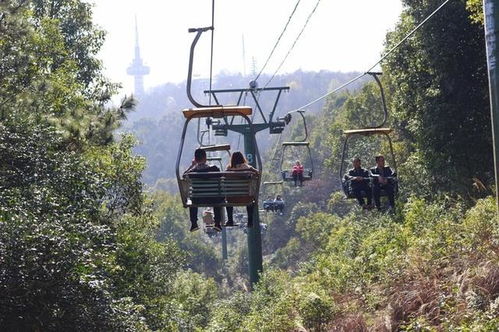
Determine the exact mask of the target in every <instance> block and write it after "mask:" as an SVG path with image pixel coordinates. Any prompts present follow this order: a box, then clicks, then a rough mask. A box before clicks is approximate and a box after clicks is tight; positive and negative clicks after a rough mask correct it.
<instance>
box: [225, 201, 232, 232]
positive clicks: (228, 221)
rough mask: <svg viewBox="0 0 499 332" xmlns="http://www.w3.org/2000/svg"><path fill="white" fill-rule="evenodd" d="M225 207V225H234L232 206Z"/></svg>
mask: <svg viewBox="0 0 499 332" xmlns="http://www.w3.org/2000/svg"><path fill="white" fill-rule="evenodd" d="M225 209H226V210H227V222H226V223H225V227H231V226H234V207H232V206H227V207H226V208H225Z"/></svg>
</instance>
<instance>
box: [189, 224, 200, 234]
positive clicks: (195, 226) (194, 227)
mask: <svg viewBox="0 0 499 332" xmlns="http://www.w3.org/2000/svg"><path fill="white" fill-rule="evenodd" d="M198 229H199V226H198V224H192V225H191V229H190V230H189V231H191V232H195V231H197V230H198Z"/></svg>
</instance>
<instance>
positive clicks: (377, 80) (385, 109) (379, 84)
mask: <svg viewBox="0 0 499 332" xmlns="http://www.w3.org/2000/svg"><path fill="white" fill-rule="evenodd" d="M366 74H368V75H371V76H372V77H373V78H374V79H375V80H376V83H377V84H378V87H379V90H380V92H381V103H382V105H383V122H382V123H381V124H379V125H378V126H374V127H373V128H381V127H383V126H384V125H385V124H386V121H387V120H388V108H387V107H386V99H385V91H384V90H383V85H382V84H381V80H380V79H379V77H378V76H380V75H383V73H381V72H372V71H368V72H367V73H366Z"/></svg>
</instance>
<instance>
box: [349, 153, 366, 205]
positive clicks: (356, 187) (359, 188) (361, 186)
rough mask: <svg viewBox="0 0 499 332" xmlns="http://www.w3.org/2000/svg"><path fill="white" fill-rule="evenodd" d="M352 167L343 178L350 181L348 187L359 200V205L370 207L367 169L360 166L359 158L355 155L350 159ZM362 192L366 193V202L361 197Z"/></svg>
mask: <svg viewBox="0 0 499 332" xmlns="http://www.w3.org/2000/svg"><path fill="white" fill-rule="evenodd" d="M352 166H353V168H352V169H351V170H349V171H348V174H346V175H345V179H346V180H347V181H350V187H351V188H352V193H353V194H354V196H355V198H357V201H358V202H359V205H360V206H361V207H362V208H363V209H371V208H372V207H373V206H372V190H371V187H370V186H369V184H370V178H369V171H368V170H367V169H365V168H362V166H361V161H360V158H358V157H355V158H353V159H352ZM362 192H365V193H366V198H367V204H366V202H365V201H364V197H362Z"/></svg>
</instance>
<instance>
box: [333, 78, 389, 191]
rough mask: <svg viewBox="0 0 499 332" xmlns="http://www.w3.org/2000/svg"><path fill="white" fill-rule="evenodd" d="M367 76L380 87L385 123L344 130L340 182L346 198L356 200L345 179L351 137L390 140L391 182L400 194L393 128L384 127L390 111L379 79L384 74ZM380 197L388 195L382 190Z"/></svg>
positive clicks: (348, 182)
mask: <svg viewBox="0 0 499 332" xmlns="http://www.w3.org/2000/svg"><path fill="white" fill-rule="evenodd" d="M367 74H369V75H371V76H372V77H373V78H374V79H375V80H376V83H377V84H378V86H379V89H380V93H381V102H382V105H383V122H382V123H381V124H378V125H375V126H372V127H368V128H364V129H351V130H344V131H343V134H344V135H345V141H344V143H343V150H342V153H341V165H340V173H339V176H340V182H341V184H342V188H343V192H344V193H345V196H346V198H355V195H354V194H353V190H352V187H351V184H350V181H348V180H347V179H346V178H345V177H344V172H345V163H347V162H348V161H347V160H346V158H347V151H348V141H349V139H350V138H351V137H353V136H359V135H360V136H384V137H386V139H387V140H388V143H389V146H390V156H391V161H392V162H391V166H392V167H393V169H394V175H393V177H391V178H389V181H390V182H391V183H392V184H393V186H394V188H393V189H394V194H395V195H396V194H397V193H398V179H397V163H396V160H395V154H394V152H393V145H392V140H391V138H390V133H391V132H392V131H393V130H392V129H391V128H387V127H383V126H384V125H385V124H386V121H387V119H388V109H387V106H386V100H385V93H384V90H383V86H382V84H381V81H380V79H379V77H378V76H379V75H381V74H382V73H378V72H368V73H367ZM361 194H362V197H366V196H367V194H366V192H365V191H362V192H361ZM380 196H387V193H386V192H385V191H384V190H381V193H380Z"/></svg>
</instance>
